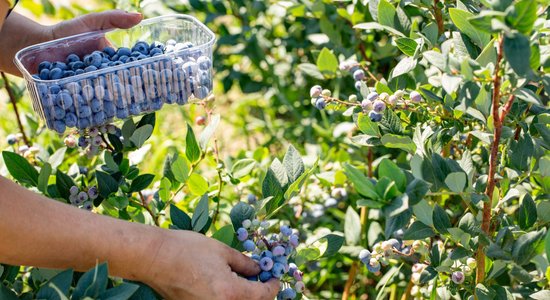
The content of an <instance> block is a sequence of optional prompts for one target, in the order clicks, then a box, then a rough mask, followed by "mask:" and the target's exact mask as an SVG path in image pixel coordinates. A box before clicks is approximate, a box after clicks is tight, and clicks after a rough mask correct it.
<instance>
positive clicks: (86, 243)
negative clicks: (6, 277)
mask: <svg viewBox="0 0 550 300" xmlns="http://www.w3.org/2000/svg"><path fill="white" fill-rule="evenodd" d="M0 191H1V192H0V241H2V242H1V243H0V262H3V263H8V264H13V265H29V266H39V267H45V268H54V269H65V268H73V269H75V270H78V271H85V270H87V269H89V268H91V267H93V266H94V265H95V264H96V263H97V262H105V261H106V262H108V265H109V272H110V274H112V275H115V276H119V277H123V278H126V279H130V280H137V281H141V282H144V283H146V284H148V285H150V286H151V287H153V288H154V289H155V290H156V291H157V292H159V293H160V294H161V295H162V296H163V297H165V298H166V299H273V298H274V297H275V296H276V294H277V291H278V281H276V280H273V281H270V282H268V283H259V282H251V281H247V280H246V279H243V278H241V277H239V276H238V275H237V274H236V273H235V272H237V273H239V274H241V275H255V274H258V273H259V271H260V269H259V267H258V265H257V264H256V263H255V262H254V261H253V260H251V259H250V258H248V257H246V256H244V255H243V254H241V253H239V252H237V251H236V250H233V249H231V248H229V247H228V246H226V245H224V244H222V243H219V242H217V241H215V240H213V239H210V238H207V237H205V236H203V235H200V234H197V233H194V232H190V231H173V230H165V229H161V228H157V227H153V226H147V225H142V224H137V223H130V222H126V221H122V220H118V219H114V218H110V217H106V216H102V215H97V214H94V213H90V212H88V211H85V210H81V209H78V208H75V207H71V206H69V205H66V204H63V203H60V202H57V201H54V200H51V199H47V198H45V197H43V196H40V195H38V194H35V193H33V192H31V191H29V190H27V189H25V188H23V187H20V186H18V185H17V184H15V183H13V182H11V181H9V180H8V179H5V178H2V177H0Z"/></svg>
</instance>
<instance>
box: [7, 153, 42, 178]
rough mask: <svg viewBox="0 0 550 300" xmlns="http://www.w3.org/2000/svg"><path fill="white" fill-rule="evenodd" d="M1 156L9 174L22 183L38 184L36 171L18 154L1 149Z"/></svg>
mask: <svg viewBox="0 0 550 300" xmlns="http://www.w3.org/2000/svg"><path fill="white" fill-rule="evenodd" d="M2 157H3V158H4V163H5V164H6V168H7V169H8V171H9V172H10V174H11V176H12V177H13V178H14V179H15V180H17V181H19V182H21V183H24V184H28V185H31V186H37V185H38V171H36V169H35V168H34V167H33V166H32V165H31V164H30V163H29V162H28V161H27V160H26V159H25V158H23V157H22V156H20V155H19V154H16V153H13V152H9V151H3V152H2Z"/></svg>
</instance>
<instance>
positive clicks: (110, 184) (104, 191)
mask: <svg viewBox="0 0 550 300" xmlns="http://www.w3.org/2000/svg"><path fill="white" fill-rule="evenodd" d="M58 173H59V172H58ZM95 177H96V179H97V188H98V190H99V194H100V195H101V196H102V197H103V198H109V195H111V194H113V193H116V191H118V182H117V181H116V180H115V179H114V178H113V177H112V176H111V175H109V174H107V173H105V172H102V171H96V172H95ZM67 191H68V190H67Z"/></svg>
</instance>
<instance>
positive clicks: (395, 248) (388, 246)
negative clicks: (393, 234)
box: [359, 238, 422, 275]
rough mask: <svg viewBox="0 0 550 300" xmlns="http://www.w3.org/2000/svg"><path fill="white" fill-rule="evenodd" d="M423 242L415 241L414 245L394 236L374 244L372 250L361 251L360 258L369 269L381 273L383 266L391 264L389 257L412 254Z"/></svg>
mask: <svg viewBox="0 0 550 300" xmlns="http://www.w3.org/2000/svg"><path fill="white" fill-rule="evenodd" d="M421 246H422V242H420V241H415V242H414V243H413V244H412V245H411V244H409V245H406V244H404V243H403V242H402V241H400V240H398V239H395V238H392V239H389V240H387V241H382V242H378V243H376V244H374V246H373V247H372V252H371V251H369V250H367V249H363V250H361V252H359V260H361V262H362V263H363V264H365V265H366V266H367V269H368V270H369V271H370V272H372V273H375V274H377V275H378V274H380V269H381V268H382V266H387V265H388V264H389V259H391V258H394V257H396V256H410V255H412V254H414V253H415V251H418V250H420V249H419V248H420V247H421Z"/></svg>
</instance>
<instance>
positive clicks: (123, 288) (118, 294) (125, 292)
mask: <svg viewBox="0 0 550 300" xmlns="http://www.w3.org/2000/svg"><path fill="white" fill-rule="evenodd" d="M138 289H139V285H137V284H133V283H127V282H123V283H122V284H120V285H117V286H115V287H114V288H110V289H108V290H106V291H105V292H104V293H103V294H101V297H100V299H101V300H127V299H130V297H132V296H133V295H134V294H135V293H136V291H137V290H138Z"/></svg>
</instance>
